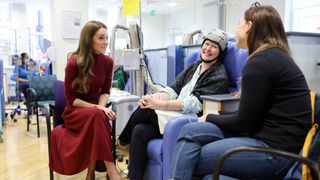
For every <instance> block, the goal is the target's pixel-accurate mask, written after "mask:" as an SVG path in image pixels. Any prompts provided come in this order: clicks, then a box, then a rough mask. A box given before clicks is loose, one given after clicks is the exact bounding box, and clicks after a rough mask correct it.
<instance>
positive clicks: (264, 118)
mask: <svg viewBox="0 0 320 180" xmlns="http://www.w3.org/2000/svg"><path fill="white" fill-rule="evenodd" d="M241 86H242V92H241V98H240V104H239V110H238V112H237V113H235V114H233V115H213V114H210V115H208V116H207V119H206V121H208V122H212V123H214V124H216V125H217V126H219V127H220V128H222V129H226V130H228V131H232V132H241V133H248V134H249V136H250V137H253V138H256V139H259V140H262V141H263V142H265V143H266V144H268V145H269V146H270V147H273V148H276V149H281V150H287V151H290V152H295V153H298V152H299V151H300V149H301V147H302V146H303V142H304V138H305V136H306V134H307V132H308V130H309V129H310V127H311V102H310V95H309V88H308V85H307V82H306V80H305V77H304V75H303V73H302V72H301V70H300V69H299V67H298V66H297V65H296V64H295V62H294V61H293V59H292V58H291V57H290V56H289V55H288V54H287V53H285V52H284V51H282V50H281V49H279V48H271V49H267V50H264V51H262V52H258V53H256V54H255V55H253V56H252V57H251V58H250V60H248V62H247V63H246V65H245V67H244V69H243V72H242V82H241Z"/></svg>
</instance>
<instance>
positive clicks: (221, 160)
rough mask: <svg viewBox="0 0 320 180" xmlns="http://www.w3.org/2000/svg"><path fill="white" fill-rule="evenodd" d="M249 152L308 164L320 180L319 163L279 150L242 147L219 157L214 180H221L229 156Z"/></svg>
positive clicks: (313, 174)
mask: <svg viewBox="0 0 320 180" xmlns="http://www.w3.org/2000/svg"><path fill="white" fill-rule="evenodd" d="M248 151H250V152H262V153H267V154H272V155H276V156H282V157H286V158H289V159H293V160H296V161H299V162H301V163H304V164H306V165H307V166H308V167H309V168H310V170H311V174H312V177H313V179H314V180H319V178H320V172H319V167H318V164H317V162H315V161H312V160H310V159H308V158H305V157H302V156H299V155H298V154H294V153H290V152H286V151H282V150H277V149H271V148H262V147H248V146H241V147H236V148H232V149H230V150H228V151H226V152H225V153H223V154H222V155H221V156H220V157H219V159H218V161H217V163H216V164H215V166H214V168H213V178H212V179H213V180H218V179H219V174H220V170H221V167H222V165H223V163H224V161H225V160H226V159H227V158H228V157H229V156H231V155H232V154H235V153H238V152H248Z"/></svg>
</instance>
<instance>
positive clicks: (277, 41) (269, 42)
mask: <svg viewBox="0 0 320 180" xmlns="http://www.w3.org/2000/svg"><path fill="white" fill-rule="evenodd" d="M253 5H254V6H251V7H250V8H249V9H247V10H246V11H245V13H244V19H245V20H246V22H249V21H251V22H252V26H251V29H250V31H249V34H248V39H247V45H248V49H249V54H250V55H251V54H253V53H256V52H259V51H261V50H264V49H269V48H272V47H277V48H280V49H282V50H283V51H285V52H286V53H288V54H291V52H290V48H289V45H288V40H287V36H286V34H285V30H284V27H283V23H282V20H281V17H280V15H279V13H278V12H277V10H276V9H275V8H273V7H272V6H265V5H260V4H259V3H254V4H253Z"/></svg>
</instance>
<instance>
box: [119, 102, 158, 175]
mask: <svg viewBox="0 0 320 180" xmlns="http://www.w3.org/2000/svg"><path fill="white" fill-rule="evenodd" d="M160 137H162V135H161V134H160V131H159V125H158V116H157V114H156V113H155V111H154V110H153V109H141V108H137V110H136V111H135V112H134V113H133V114H132V115H131V117H130V119H129V121H128V123H127V124H126V126H125V128H124V129H123V131H122V132H121V134H120V136H119V140H120V141H121V142H122V143H130V144H131V146H130V152H129V178H130V180H142V179H143V175H144V171H145V168H146V164H147V160H148V156H147V147H148V142H149V141H150V140H151V139H154V138H160Z"/></svg>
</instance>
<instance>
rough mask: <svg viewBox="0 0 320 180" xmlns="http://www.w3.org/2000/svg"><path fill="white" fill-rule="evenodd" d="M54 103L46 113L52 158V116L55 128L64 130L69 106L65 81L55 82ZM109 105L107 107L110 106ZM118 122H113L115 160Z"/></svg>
mask: <svg viewBox="0 0 320 180" xmlns="http://www.w3.org/2000/svg"><path fill="white" fill-rule="evenodd" d="M53 89H54V101H53V102H51V103H50V104H49V111H46V114H45V115H46V124H47V134H48V155H49V156H50V144H51V129H52V128H51V119H50V114H52V115H53V128H58V127H59V128H62V127H63V124H64V120H63V118H62V117H61V115H62V113H63V111H64V107H65V106H66V104H67V101H66V98H65V96H64V81H61V80H56V81H55V82H54V88H53ZM110 105H111V103H109V104H108V105H107V106H110ZM115 133H116V121H112V141H113V142H112V143H113V149H112V151H113V152H112V153H113V159H114V162H116V161H115V159H116V149H115V148H116V135H115ZM49 173H50V180H53V179H54V176H53V171H52V170H51V169H50V168H49Z"/></svg>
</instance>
